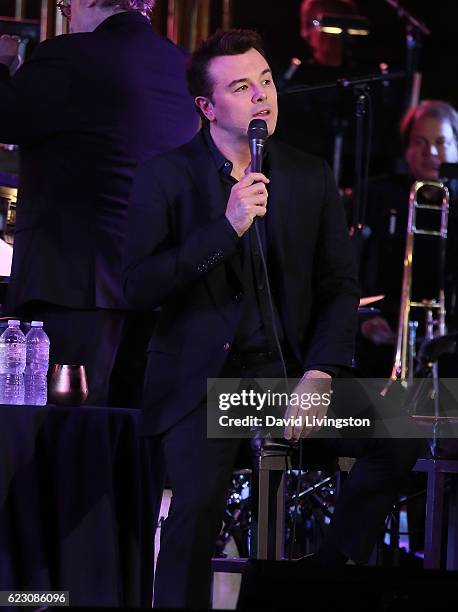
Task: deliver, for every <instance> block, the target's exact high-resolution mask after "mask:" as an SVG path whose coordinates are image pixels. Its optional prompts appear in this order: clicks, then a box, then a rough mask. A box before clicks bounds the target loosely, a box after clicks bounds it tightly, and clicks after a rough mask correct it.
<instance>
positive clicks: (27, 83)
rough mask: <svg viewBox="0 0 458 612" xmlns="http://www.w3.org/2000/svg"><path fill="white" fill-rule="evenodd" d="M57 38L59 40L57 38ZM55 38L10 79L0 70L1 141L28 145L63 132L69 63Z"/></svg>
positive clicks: (67, 96)
mask: <svg viewBox="0 0 458 612" xmlns="http://www.w3.org/2000/svg"><path fill="white" fill-rule="evenodd" d="M58 38H59V37H58ZM59 43H60V41H58V40H57V39H53V40H49V41H45V42H44V43H41V44H40V45H39V46H38V47H37V49H36V51H35V53H34V55H33V56H32V58H31V59H30V60H27V61H26V62H25V63H24V65H23V66H21V68H19V70H18V71H17V72H16V74H15V75H14V76H13V77H10V74H9V71H8V69H7V68H6V66H4V65H2V68H3V70H0V140H1V141H2V142H9V143H19V144H22V143H27V142H31V141H33V140H36V139H38V138H40V137H41V136H43V135H49V134H50V133H52V132H55V133H56V134H57V133H58V132H59V131H61V130H63V129H64V128H65V126H66V121H67V119H68V112H69V111H68V108H69V106H70V104H71V79H72V75H71V62H70V61H69V60H68V59H66V57H65V56H66V53H63V52H62V49H61V47H62V46H63V45H60V44H59Z"/></svg>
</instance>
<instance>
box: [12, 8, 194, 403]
mask: <svg viewBox="0 0 458 612" xmlns="http://www.w3.org/2000/svg"><path fill="white" fill-rule="evenodd" d="M153 4H154V1H153V0H135V1H133V2H132V1H131V0H112V1H111V0H104V1H103V2H102V1H101V0H67V1H65V0H64V2H61V3H60V6H61V9H62V11H63V13H64V15H65V16H66V17H68V18H69V19H70V30H71V33H70V34H67V35H63V36H58V37H56V38H53V39H50V40H47V41H45V42H43V43H41V44H40V45H39V46H38V47H37V49H36V51H35V53H34V54H33V56H32V58H31V59H30V61H27V62H25V64H24V65H23V66H22V67H21V68H20V69H19V70H18V71H17V72H16V73H15V75H14V76H13V77H10V74H9V70H8V67H9V66H10V65H12V63H13V62H14V60H15V57H16V55H17V45H18V41H17V40H16V39H14V38H13V37H6V36H4V37H2V38H1V39H0V62H1V64H0V140H1V141H2V142H12V143H19V144H20V145H21V170H20V178H19V197H18V204H17V221H16V235H15V245H14V257H13V265H12V271H11V282H10V286H9V290H8V297H7V305H6V309H5V312H6V313H8V314H12V313H16V314H19V315H22V316H24V317H30V318H38V319H41V320H43V321H44V324H45V328H46V330H47V332H48V334H49V336H50V338H51V360H50V363H55V362H57V363H83V364H84V365H85V366H86V369H87V373H88V382H89V390H90V396H89V400H88V401H89V402H90V403H93V404H104V403H105V402H106V399H107V388H108V380H109V376H110V372H111V369H112V366H113V362H114V359H115V356H116V351H117V348H118V346H119V343H120V339H121V334H122V329H123V324H124V320H125V314H126V310H127V308H128V307H127V304H126V301H125V299H124V297H123V295H122V286H121V267H122V250H123V246H124V238H125V231H126V219H127V208H128V200H129V194H130V188H131V182H132V176H133V173H134V169H135V167H136V166H137V164H138V162H141V161H143V160H145V159H147V158H149V157H151V156H152V155H155V154H157V153H160V152H164V151H166V150H167V149H169V148H172V147H175V146H178V145H179V144H182V143H183V142H186V141H187V140H188V139H189V138H190V137H191V136H192V135H193V134H195V132H196V130H197V125H198V121H197V118H196V117H195V113H194V109H193V104H192V100H191V99H190V97H189V95H188V93H187V91H186V84H185V77H184V65H185V59H186V57H185V54H184V52H183V51H182V50H180V49H179V48H177V47H176V46H175V45H174V44H173V43H171V42H170V41H168V40H165V39H163V38H161V37H159V36H156V35H155V34H154V33H153V31H152V30H151V24H150V21H149V19H148V18H147V16H149V14H150V12H151V10H152V7H153Z"/></svg>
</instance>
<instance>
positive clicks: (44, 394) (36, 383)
mask: <svg viewBox="0 0 458 612" xmlns="http://www.w3.org/2000/svg"><path fill="white" fill-rule="evenodd" d="M25 339H26V342H27V360H26V366H25V373H24V382H25V403H26V404H32V405H34V406H45V405H46V400H47V398H48V382H47V378H46V374H47V373H48V365H49V338H48V336H47V335H46V333H45V331H44V329H43V322H42V321H32V323H31V324H30V331H29V332H28V334H27V336H26V337H25Z"/></svg>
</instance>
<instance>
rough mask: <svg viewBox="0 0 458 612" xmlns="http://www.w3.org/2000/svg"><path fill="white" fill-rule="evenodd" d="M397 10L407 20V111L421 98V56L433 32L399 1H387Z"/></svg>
mask: <svg viewBox="0 0 458 612" xmlns="http://www.w3.org/2000/svg"><path fill="white" fill-rule="evenodd" d="M385 2H387V3H388V4H389V5H390V6H392V7H393V8H394V9H396V13H397V15H398V17H399V18H401V19H405V20H406V22H407V23H406V93H405V106H406V109H407V108H410V107H411V106H416V105H417V104H418V102H419V97H420V83H421V73H420V72H419V70H418V67H419V63H420V54H421V50H422V47H423V39H424V37H425V36H430V35H431V30H430V29H429V28H428V26H427V25H426V24H424V23H423V22H422V21H420V20H419V19H417V18H416V17H415V16H414V15H412V13H410V12H409V11H408V10H407V9H405V8H404V7H403V6H401V4H400V3H399V2H398V0H385Z"/></svg>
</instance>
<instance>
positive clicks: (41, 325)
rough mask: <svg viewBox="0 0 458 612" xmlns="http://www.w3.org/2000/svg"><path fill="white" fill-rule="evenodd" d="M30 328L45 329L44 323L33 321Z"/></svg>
mask: <svg viewBox="0 0 458 612" xmlns="http://www.w3.org/2000/svg"><path fill="white" fill-rule="evenodd" d="M30 327H43V321H32V322H31V323H30Z"/></svg>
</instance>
